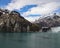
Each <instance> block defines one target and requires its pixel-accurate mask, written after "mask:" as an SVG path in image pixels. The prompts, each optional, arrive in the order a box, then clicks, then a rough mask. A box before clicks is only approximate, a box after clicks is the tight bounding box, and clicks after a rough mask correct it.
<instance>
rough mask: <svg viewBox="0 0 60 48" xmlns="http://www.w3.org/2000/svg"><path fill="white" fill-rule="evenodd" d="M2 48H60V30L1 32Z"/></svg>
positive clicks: (0, 44)
mask: <svg viewBox="0 0 60 48" xmlns="http://www.w3.org/2000/svg"><path fill="white" fill-rule="evenodd" d="M0 48H60V32H58V33H52V32H48V33H47V32H46V33H42V32H41V33H40V32H36V33H0Z"/></svg>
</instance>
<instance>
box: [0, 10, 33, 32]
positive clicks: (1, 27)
mask: <svg viewBox="0 0 60 48" xmlns="http://www.w3.org/2000/svg"><path fill="white" fill-rule="evenodd" d="M31 27H32V23H31V22H29V21H28V20H26V19H25V18H24V17H22V16H21V15H20V13H19V12H17V11H9V10H6V9H5V10H2V9H0V31H3V32H29V31H33V30H31Z"/></svg>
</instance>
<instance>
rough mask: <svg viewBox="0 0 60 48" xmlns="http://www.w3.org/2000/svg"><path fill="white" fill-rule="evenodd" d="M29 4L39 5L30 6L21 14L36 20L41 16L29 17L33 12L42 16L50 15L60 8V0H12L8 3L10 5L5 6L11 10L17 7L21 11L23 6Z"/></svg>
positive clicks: (30, 19) (28, 18)
mask: <svg viewBox="0 0 60 48" xmlns="http://www.w3.org/2000/svg"><path fill="white" fill-rule="evenodd" d="M27 5H37V6H36V7H32V8H29V10H28V9H27V11H25V12H23V14H21V15H22V16H24V17H25V18H26V19H27V20H29V21H34V20H36V19H37V18H39V17H40V16H38V17H37V16H35V17H33V16H32V17H28V16H29V15H31V14H32V15H33V14H39V15H41V16H43V15H48V14H50V13H52V12H53V11H55V10H57V9H58V8H60V0H46V1H45V0H11V2H10V3H8V5H7V6H5V8H6V9H9V10H14V9H17V10H20V11H21V8H24V7H25V6H27ZM25 9H26V8H25ZM22 10H23V9H22Z"/></svg>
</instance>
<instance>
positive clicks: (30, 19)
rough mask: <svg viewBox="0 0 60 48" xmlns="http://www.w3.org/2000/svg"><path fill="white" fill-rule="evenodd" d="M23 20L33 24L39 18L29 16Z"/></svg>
mask: <svg viewBox="0 0 60 48" xmlns="http://www.w3.org/2000/svg"><path fill="white" fill-rule="evenodd" d="M25 19H27V20H28V21H30V22H34V21H35V20H38V19H39V16H34V17H33V16H29V17H25Z"/></svg>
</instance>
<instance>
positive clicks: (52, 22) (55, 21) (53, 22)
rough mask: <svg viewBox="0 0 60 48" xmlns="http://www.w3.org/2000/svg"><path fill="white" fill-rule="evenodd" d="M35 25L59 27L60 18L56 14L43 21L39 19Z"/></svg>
mask: <svg viewBox="0 0 60 48" xmlns="http://www.w3.org/2000/svg"><path fill="white" fill-rule="evenodd" d="M35 23H36V24H38V25H39V26H40V27H57V26H60V16H59V15H56V13H54V15H52V16H47V17H44V18H41V19H40V18H39V19H38V20H37V21H35Z"/></svg>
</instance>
